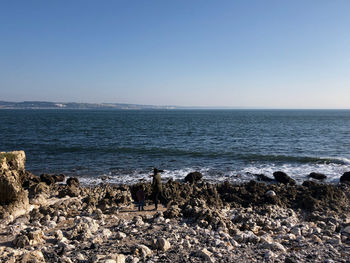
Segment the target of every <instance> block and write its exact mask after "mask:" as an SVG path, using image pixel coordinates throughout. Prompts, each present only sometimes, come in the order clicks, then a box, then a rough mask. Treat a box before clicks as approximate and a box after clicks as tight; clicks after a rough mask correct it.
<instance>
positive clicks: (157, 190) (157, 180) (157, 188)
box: [150, 168, 165, 210]
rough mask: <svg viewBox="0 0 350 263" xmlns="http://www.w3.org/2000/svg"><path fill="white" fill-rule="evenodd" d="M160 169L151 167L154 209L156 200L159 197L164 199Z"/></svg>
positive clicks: (156, 207)
mask: <svg viewBox="0 0 350 263" xmlns="http://www.w3.org/2000/svg"><path fill="white" fill-rule="evenodd" d="M159 173H160V171H159V170H158V169H157V168H154V169H153V175H150V176H151V177H152V178H153V180H152V192H153V198H154V209H155V210H157V209H158V200H159V199H160V198H161V199H163V201H165V200H164V199H165V198H164V196H163V186H162V178H161V177H160V174H159Z"/></svg>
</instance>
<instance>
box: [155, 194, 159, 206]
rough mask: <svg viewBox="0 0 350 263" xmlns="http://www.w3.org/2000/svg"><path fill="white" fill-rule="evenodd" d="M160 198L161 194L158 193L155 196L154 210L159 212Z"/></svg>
mask: <svg viewBox="0 0 350 263" xmlns="http://www.w3.org/2000/svg"><path fill="white" fill-rule="evenodd" d="M158 198H159V192H156V193H155V194H154V208H155V209H156V210H157V209H158Z"/></svg>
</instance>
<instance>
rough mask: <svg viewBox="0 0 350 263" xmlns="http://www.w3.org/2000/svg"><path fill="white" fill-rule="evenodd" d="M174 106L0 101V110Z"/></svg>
mask: <svg viewBox="0 0 350 263" xmlns="http://www.w3.org/2000/svg"><path fill="white" fill-rule="evenodd" d="M175 108H177V107H175V106H153V105H139V104H123V103H77V102H69V103H64V102H48V101H23V102H8V101H0V109H101V110H103V109H123V110H124V109H128V110H139V109H175Z"/></svg>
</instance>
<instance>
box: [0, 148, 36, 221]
mask: <svg viewBox="0 0 350 263" xmlns="http://www.w3.org/2000/svg"><path fill="white" fill-rule="evenodd" d="M24 178H25V154H24V152H23V151H16V152H9V153H0V218H8V217H10V216H13V217H17V216H19V215H22V214H24V213H25V212H26V210H27V209H28V205H29V200H28V192H27V191H26V190H24V189H23V187H22V184H23V182H24Z"/></svg>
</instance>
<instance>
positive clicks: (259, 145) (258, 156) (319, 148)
mask: <svg viewBox="0 0 350 263" xmlns="http://www.w3.org/2000/svg"><path fill="white" fill-rule="evenodd" d="M0 130H1V133H0V151H12V150H24V151H25V152H26V155H27V166H26V167H27V170H30V171H32V172H34V173H36V174H41V173H64V174H66V175H68V176H70V175H75V176H79V177H80V178H81V180H82V181H83V182H85V183H98V182H99V179H98V178H99V176H101V175H107V176H108V177H109V180H110V181H111V182H116V183H121V182H123V183H132V182H136V181H138V180H139V179H142V178H147V175H148V174H149V173H150V171H151V169H152V167H158V168H160V169H163V170H164V175H163V177H165V178H170V177H171V178H174V179H182V178H183V177H184V176H185V175H186V174H187V173H188V172H191V171H201V172H202V173H203V174H204V176H205V178H206V179H208V180H211V181H223V180H231V181H246V180H250V179H253V178H254V177H253V176H252V173H264V174H265V175H267V176H271V177H272V173H273V172H274V171H277V170H282V171H285V172H287V173H288V174H289V175H291V176H292V177H294V178H295V179H297V180H299V181H302V180H304V179H306V178H307V175H308V174H309V173H310V172H321V173H324V174H326V175H327V176H328V181H330V182H336V181H337V180H338V179H339V177H340V176H341V175H342V174H343V173H344V172H345V171H350V111H348V110H344V111H338V110H135V111H133V110H109V111H103V110H0Z"/></svg>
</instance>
